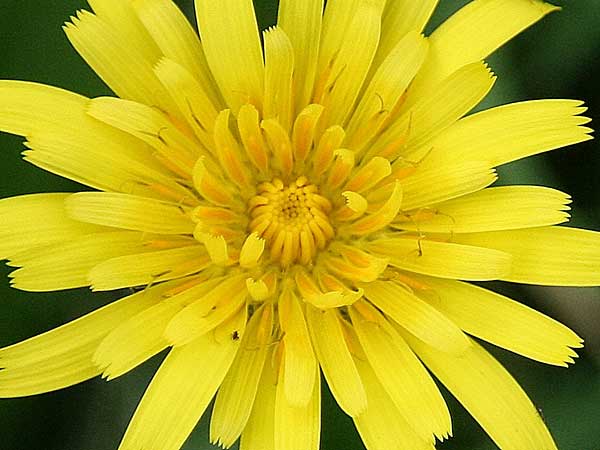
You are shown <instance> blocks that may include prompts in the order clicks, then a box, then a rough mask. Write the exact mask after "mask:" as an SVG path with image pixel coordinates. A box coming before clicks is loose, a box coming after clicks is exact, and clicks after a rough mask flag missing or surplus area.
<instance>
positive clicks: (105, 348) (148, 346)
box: [93, 280, 218, 380]
mask: <svg viewBox="0 0 600 450" xmlns="http://www.w3.org/2000/svg"><path fill="white" fill-rule="evenodd" d="M191 282H192V281H191V280H185V281H182V280H176V281H171V282H166V283H161V284H159V285H157V286H153V287H149V288H146V289H144V290H143V291H141V292H140V294H143V293H146V292H149V293H151V294H147V295H152V296H153V298H155V299H156V302H155V303H154V304H153V305H152V306H150V307H149V308H147V309H144V310H143V311H141V312H139V313H138V314H135V315H133V316H132V317H130V318H128V319H127V320H124V321H123V322H122V323H121V324H119V325H118V326H116V327H115V328H114V329H113V330H112V331H111V332H110V333H109V334H108V335H107V336H106V337H105V338H104V339H103V340H102V342H101V343H100V345H99V346H98V348H97V349H96V352H95V353H94V357H93V359H94V363H95V364H96V365H97V366H98V367H99V368H101V369H102V375H103V377H105V378H106V379H107V380H112V379H115V378H117V377H120V376H121V375H123V374H125V373H127V372H128V371H130V370H131V369H133V368H135V367H137V366H138V365H139V364H141V363H143V362H144V361H146V360H147V359H149V358H151V357H152V356H154V355H155V354H157V353H159V352H161V351H162V350H164V349H166V348H167V347H168V346H169V343H168V342H167V341H166V339H165V338H164V337H163V333H164V330H165V328H166V327H167V324H168V323H169V320H170V319H171V318H172V317H173V316H174V315H175V314H176V313H177V312H179V311H181V309H182V308H183V306H182V303H184V302H185V301H189V297H190V296H191V295H193V294H196V295H198V293H201V292H204V291H207V290H210V286H214V284H215V283H214V282H213V283H211V282H212V280H211V282H208V283H201V284H200V285H197V286H195V287H193V288H191V289H186V286H187V285H188V283H191ZM194 282H195V281H194ZM217 282H218V280H217ZM181 289H185V291H184V292H183V293H182V294H180V295H176V296H173V295H172V292H178V291H180V290H181Z"/></svg>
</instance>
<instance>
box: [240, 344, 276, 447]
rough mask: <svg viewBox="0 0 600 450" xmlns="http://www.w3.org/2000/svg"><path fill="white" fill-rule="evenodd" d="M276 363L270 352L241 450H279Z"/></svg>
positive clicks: (244, 433) (241, 442) (245, 429)
mask: <svg viewBox="0 0 600 450" xmlns="http://www.w3.org/2000/svg"><path fill="white" fill-rule="evenodd" d="M274 362H275V361H274V358H273V352H272V351H269V352H268V354H267V358H266V362H265V367H264V369H263V372H262V377H261V379H260V382H259V384H258V391H257V392H256V398H255V400H254V406H253V408H252V413H251V415H250V419H249V420H248V423H247V425H246V428H244V431H243V432H242V438H241V440H240V450H279V448H278V447H276V446H275V398H276V395H277V380H278V373H279V372H278V368H277V367H275V366H274Z"/></svg>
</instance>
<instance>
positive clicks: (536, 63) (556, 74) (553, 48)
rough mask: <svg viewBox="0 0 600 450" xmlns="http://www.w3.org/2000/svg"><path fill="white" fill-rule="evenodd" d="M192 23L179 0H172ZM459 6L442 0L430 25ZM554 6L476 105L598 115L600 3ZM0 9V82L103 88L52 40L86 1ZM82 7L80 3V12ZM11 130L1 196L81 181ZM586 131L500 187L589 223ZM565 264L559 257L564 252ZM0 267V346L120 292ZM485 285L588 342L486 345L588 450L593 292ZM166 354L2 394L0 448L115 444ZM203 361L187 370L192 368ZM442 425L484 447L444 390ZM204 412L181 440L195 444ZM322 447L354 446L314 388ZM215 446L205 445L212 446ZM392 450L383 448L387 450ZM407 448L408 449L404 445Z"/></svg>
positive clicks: (464, 444)
mask: <svg viewBox="0 0 600 450" xmlns="http://www.w3.org/2000/svg"><path fill="white" fill-rule="evenodd" d="M177 3H178V4H179V5H180V6H181V8H182V9H183V10H184V11H185V13H186V14H187V15H188V17H190V18H191V19H192V20H193V5H192V2H191V0H180V1H178V2H177ZM464 3H466V1H463V0H460V1H457V0H441V2H440V7H439V8H438V10H437V12H436V14H435V17H434V18H433V20H432V23H431V25H430V27H429V29H428V31H431V29H433V28H434V27H435V25H437V24H439V23H440V22H441V21H442V20H443V19H444V18H445V17H447V16H448V15H449V14H451V12H452V11H454V10H456V9H457V8H458V7H459V6H461V5H462V4H464ZM555 3H558V4H560V5H561V6H563V7H564V9H563V11H562V12H560V13H555V14H552V15H551V16H550V17H548V18H546V19H545V20H543V21H542V22H541V23H539V24H537V25H535V26H534V27H532V28H531V29H530V30H528V31H526V32H525V33H523V34H522V35H520V36H519V37H518V38H516V39H514V40H513V41H512V42H511V43H509V44H508V45H506V46H505V47H503V48H502V49H500V50H499V51H498V52H496V54H495V55H493V56H492V57H491V58H490V59H489V62H490V65H491V67H492V68H493V69H494V71H495V72H496V73H497V75H498V76H499V79H498V82H497V84H496V87H495V88H494V90H493V92H492V94H491V95H490V96H489V98H488V99H486V101H485V102H484V104H483V105H482V107H486V108H487V107H490V106H493V105H497V104H503V103H508V102H511V101H519V100H526V99H533V98H545V97H554V98H578V99H583V100H586V102H587V103H588V105H589V106H590V111H589V112H588V114H589V115H590V116H592V117H594V116H596V117H598V112H597V111H598V110H599V109H600V91H599V89H598V82H597V80H598V79H599V77H600V73H599V70H598V69H599V67H600V58H599V56H600V2H599V1H598V0H578V1H576V2H567V1H566V0H561V1H558V2H555ZM255 5H256V7H257V11H258V20H259V23H260V26H261V28H266V27H267V26H270V25H273V24H274V23H275V21H276V16H277V4H276V1H275V0H255ZM2 6H3V9H2V14H1V15H0V52H1V53H0V54H1V55H2V58H1V59H0V78H6V79H21V80H31V81H38V82H43V83H47V84H51V85H55V86H59V87H62V88H66V89H69V90H73V91H76V92H79V93H82V94H85V95H88V96H99V95H108V94H110V91H109V89H108V88H107V87H106V86H105V85H104V84H103V83H102V81H100V80H99V79H98V78H97V77H96V76H95V75H94V73H93V72H92V71H91V70H90V69H89V68H88V67H87V66H86V65H85V63H84V62H83V61H82V60H81V59H80V58H79V56H78V55H77V54H76V53H75V52H74V51H73V49H72V48H71V46H70V44H69V43H68V41H67V40H66V38H65V37H64V34H63V32H62V30H61V25H62V23H63V22H64V21H65V20H68V18H69V16H70V15H72V14H73V13H74V11H75V10H77V9H79V8H88V7H87V5H86V3H85V1H84V0H53V1H52V2H40V1H38V0H4V1H3V3H2ZM88 9H89V8H88ZM22 141H23V139H22V138H20V137H15V136H8V135H2V136H0V144H1V146H2V157H1V159H0V169H1V171H2V174H1V176H0V195H1V196H2V197H7V196H12V195H19V194H25V193H32V192H52V191H59V192H60V191H76V190H82V189H87V188H86V187H83V186H79V185H78V184H77V183H74V182H71V181H68V180H64V179H62V178H60V177H57V176H55V175H52V174H49V173H47V172H43V171H41V170H38V169H36V168H34V167H32V166H30V165H28V164H26V163H25V162H23V161H22V160H21V158H20V152H21V150H22V148H23V147H22ZM597 149H598V144H597V143H595V142H594V141H591V142H587V143H585V144H582V145H578V146H576V147H574V148H569V149H562V150H558V151H555V152H551V153H549V154H545V155H540V156H536V157H533V158H529V159H527V160H525V161H521V162H518V163H515V164H511V165H508V166H506V167H503V168H501V170H500V175H501V181H500V182H503V183H522V184H542V185H548V186H553V187H556V188H558V189H562V190H565V191H567V192H569V193H571V194H572V195H573V197H574V200H575V207H574V213H573V215H574V218H573V222H572V223H573V224H574V225H576V226H585V227H588V228H593V229H599V228H600V227H599V225H600V205H599V204H598V193H599V192H600V177H598V176H597V174H598V172H599V169H600V156H599V152H598V151H597ZM565 263H568V262H565ZM8 273H9V270H8V269H7V268H6V267H4V266H1V267H0V280H1V281H0V290H1V294H2V295H1V298H2V302H1V303H0V346H5V345H9V344H11V343H14V342H17V341H19V340H22V339H24V338H27V337H29V336H32V335H34V334H37V333H40V332H43V331H45V330H48V329H51V328H53V327H55V326H57V325H59V324H62V323H64V322H66V321H67V320H70V319H72V318H75V317H78V316H80V315H82V314H84V313H85V312H88V311H91V310H93V309H95V308H97V307H98V306H100V305H103V304H105V303H107V302H109V301H111V300H113V299H115V298H117V297H118V295H119V293H103V294H91V293H89V292H88V291H86V290H74V291H69V292H58V293H48V294H29V293H25V292H19V291H16V290H12V289H10V288H9V287H8V280H7V277H6V275H7V274H8ZM493 287H494V288H495V289H498V290H500V291H501V292H503V293H505V294H507V295H512V296H513V297H515V298H518V299H519V300H521V301H523V302H524V303H527V304H529V305H532V306H535V307H536V308H537V309H539V310H541V311H543V312H547V313H549V314H551V315H552V316H553V317H556V318H557V319H560V320H561V321H563V322H564V323H566V324H568V325H569V326H571V327H572V328H573V329H575V330H577V331H578V332H579V333H580V334H581V335H583V337H585V338H586V341H587V344H588V345H587V347H586V349H585V350H584V351H583V352H582V353H583V354H582V358H581V360H580V361H579V362H578V363H577V364H576V365H575V366H574V367H572V368H570V369H569V370H568V371H565V370H564V369H559V368H554V367H547V366H543V365H541V364H537V363H533V362H531V361H528V360H525V359H524V358H519V357H516V356H514V355H512V354H509V353H508V352H505V351H503V350H499V349H496V348H491V351H492V352H493V353H494V354H495V355H496V356H497V357H498V358H499V359H500V360H501V361H502V362H503V363H504V364H505V365H506V367H507V368H508V369H509V370H510V371H511V373H513V374H514V375H515V377H516V378H517V379H518V380H519V382H520V383H521V384H522V386H523V387H524V388H525V390H526V391H527V392H528V393H529V394H530V396H531V398H532V399H533V401H534V402H535V404H536V405H537V406H538V407H539V409H540V411H541V413H542V415H543V417H544V418H545V420H546V421H547V423H548V425H549V427H550V429H551V431H552V433H553V434H554V436H555V438H556V440H557V443H558V444H559V447H560V449H561V450H598V449H600V427H598V424H600V377H599V376H598V375H599V374H600V371H599V370H598V364H597V363H598V361H600V358H599V355H600V336H599V330H598V326H597V323H598V319H599V318H600V299H599V298H598V297H599V294H598V290H596V289H582V290H572V289H571V290H567V289H563V290H561V289H536V288H522V287H518V286H511V285H507V284H502V283H494V286H493ZM163 357H164V354H163V355H159V356H157V357H156V358H154V359H152V360H151V361H148V362H147V363H146V364H144V365H143V366H141V367H139V368H138V369H136V370H134V371H132V372H130V373H129V374H127V375H125V376H123V377H121V378H119V379H117V380H115V381H112V382H111V383H106V382H104V381H102V380H99V379H94V380H91V381H89V382H86V383H83V384H80V385H78V386H74V387H72V388H69V389H65V390H62V391H59V392H54V393H49V394H44V395H39V396H35V397H29V398H22V399H10V400H1V401H0V436H1V441H0V447H1V448H2V449H6V450H29V449H45V450H84V449H85V450H116V449H117V447H118V443H119V440H120V438H121V436H122V433H123V432H124V430H125V428H126V426H127V423H128V421H129V419H130V417H131V415H132V413H133V411H134V410H135V406H136V404H137V403H138V401H139V399H140V398H141V395H142V393H143V391H144V389H145V386H146V385H147V383H148V382H149V381H150V379H151V377H152V374H153V372H154V371H155V369H156V368H157V367H158V365H159V363H160V360H161V359H162V358H163ZM201 371H202V370H201V368H199V370H198V374H199V376H201ZM444 394H445V396H446V398H447V399H448V401H449V404H450V407H451V410H452V414H453V422H454V436H455V437H454V438H453V439H451V440H450V441H448V442H447V443H444V444H441V445H439V448H440V449H443V450H458V449H470V450H493V449H495V448H496V447H495V446H494V445H493V444H492V443H491V441H490V440H489V439H488V438H487V437H486V436H485V434H484V433H483V431H482V430H481V429H480V428H479V426H478V425H477V424H476V423H475V422H474V421H473V420H472V419H471V418H470V417H469V416H468V414H467V413H466V412H465V411H464V410H463V409H462V408H461V407H460V406H459V405H458V403H457V402H456V401H454V400H453V399H452V398H451V396H450V395H446V394H448V393H447V392H445V391H444ZM207 428H208V420H207V417H206V416H205V417H204V418H203V420H202V421H201V423H200V424H199V426H198V428H197V430H196V431H195V432H194V434H193V435H192V436H191V437H190V439H189V440H188V442H187V443H186V445H185V446H184V449H185V450H192V449H195V450H204V449H209V448H213V447H211V446H209V445H208V444H207V441H208V438H207V433H208V432H207ZM321 447H322V448H323V449H324V450H361V449H363V448H364V447H363V446H362V444H361V442H360V439H359V437H358V434H357V433H356V431H355V430H354V426H353V425H352V421H351V420H350V419H349V418H347V417H346V416H344V415H343V414H342V413H341V412H340V411H339V410H338V408H337V407H336V405H335V402H334V401H333V399H332V397H331V394H329V393H328V392H326V393H325V395H324V400H323V432H322V445H321ZM215 448H216V447H215ZM390 450H392V449H390ZM408 450H410V449H408Z"/></svg>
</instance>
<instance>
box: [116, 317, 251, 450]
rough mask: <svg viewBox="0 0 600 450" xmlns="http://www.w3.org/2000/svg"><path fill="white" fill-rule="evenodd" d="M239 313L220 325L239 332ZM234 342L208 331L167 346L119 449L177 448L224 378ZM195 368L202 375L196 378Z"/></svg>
mask: <svg viewBox="0 0 600 450" xmlns="http://www.w3.org/2000/svg"><path fill="white" fill-rule="evenodd" d="M244 327H245V315H243V314H241V313H240V314H238V315H237V316H236V317H235V318H234V319H233V320H232V321H230V322H229V323H225V324H223V326H222V327H221V328H222V330H220V331H222V332H224V334H225V333H226V334H227V335H229V336H230V335H231V332H230V331H229V330H230V329H232V328H233V329H235V330H238V332H239V334H240V336H243V332H244ZM239 345H240V342H239V340H232V339H231V338H229V339H223V340H217V339H216V338H215V336H214V335H213V334H209V335H206V336H203V337H200V338H199V339H197V340H195V341H194V342H191V343H190V344H188V345H185V346H183V347H180V348H174V349H172V350H171V352H170V353H169V355H168V356H167V358H166V359H165V360H164V362H163V363H162V365H161V366H160V368H159V369H158V372H156V375H155V376H154V378H153V379H152V382H151V383H150V386H149V387H148V389H147V390H146V393H145V394H144V397H143V398H142V401H141V402H140V404H139V406H138V408H137V410H136V412H135V414H134V416H133V419H132V420H131V423H130V424H129V427H128V429H127V432H126V433H125V437H124V438H123V441H122V442H121V445H120V446H119V450H138V449H140V448H144V449H147V450H179V449H180V448H181V446H182V445H183V443H184V441H185V440H186V439H187V437H188V435H189V434H190V433H191V431H192V430H193V428H194V426H195V425H196V423H197V422H198V420H199V419H200V416H202V414H203V413H204V411H205V409H206V408H207V406H208V404H209V403H210V400H211V399H212V397H213V396H214V394H215V392H216V391H217V389H218V387H219V385H220V384H221V382H222V381H223V379H224V378H225V375H226V374H227V371H228V370H229V368H230V366H231V363H232V362H233V359H234V357H235V355H236V352H237V350H238V347H239ZM199 370H201V371H202V376H201V377H200V376H199V372H198V371H199Z"/></svg>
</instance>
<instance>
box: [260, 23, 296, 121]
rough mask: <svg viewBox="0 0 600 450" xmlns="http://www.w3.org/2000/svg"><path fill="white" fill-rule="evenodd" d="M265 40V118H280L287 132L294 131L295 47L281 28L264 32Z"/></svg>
mask: <svg viewBox="0 0 600 450" xmlns="http://www.w3.org/2000/svg"><path fill="white" fill-rule="evenodd" d="M264 41H265V95H264V108H263V117H264V118H265V119H277V120H278V121H279V123H280V124H281V125H282V126H283V128H285V129H286V130H289V129H290V125H291V122H292V115H293V111H294V97H293V94H294V92H293V85H292V77H293V74H294V70H298V69H297V67H296V65H295V61H294V48H293V47H292V43H291V42H290V39H289V38H288V36H287V35H286V34H285V32H284V31H283V30H282V29H281V28H277V27H275V28H271V29H269V30H266V31H265V32H264Z"/></svg>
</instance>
